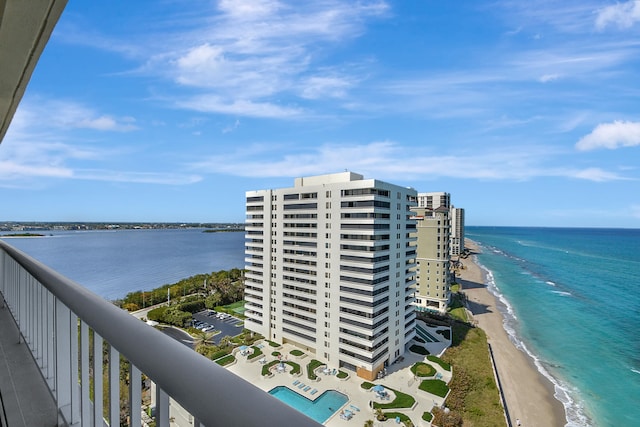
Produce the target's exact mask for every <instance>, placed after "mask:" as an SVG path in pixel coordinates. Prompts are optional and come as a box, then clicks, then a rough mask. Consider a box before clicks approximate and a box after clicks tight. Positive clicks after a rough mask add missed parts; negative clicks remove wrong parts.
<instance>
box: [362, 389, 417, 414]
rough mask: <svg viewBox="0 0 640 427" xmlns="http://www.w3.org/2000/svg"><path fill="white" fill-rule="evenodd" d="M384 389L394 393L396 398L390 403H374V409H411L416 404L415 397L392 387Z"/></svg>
mask: <svg viewBox="0 0 640 427" xmlns="http://www.w3.org/2000/svg"><path fill="white" fill-rule="evenodd" d="M384 387H385V388H386V389H388V390H391V391H393V392H394V393H395V394H396V398H395V399H393V401H392V402H389V403H378V402H373V408H374V409H377V408H380V409H394V408H411V407H412V406H413V404H414V403H416V399H415V398H414V397H413V396H411V395H409V394H406V393H403V392H401V391H398V390H394V389H392V388H391V387H387V386H384Z"/></svg>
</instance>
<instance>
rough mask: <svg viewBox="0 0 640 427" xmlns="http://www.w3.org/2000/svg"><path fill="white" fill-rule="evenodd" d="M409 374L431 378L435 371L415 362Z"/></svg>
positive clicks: (426, 364)
mask: <svg viewBox="0 0 640 427" xmlns="http://www.w3.org/2000/svg"><path fill="white" fill-rule="evenodd" d="M411 372H413V375H415V376H417V377H432V376H434V375H435V374H436V369H435V368H434V367H433V366H431V365H429V364H428V363H424V362H417V363H415V364H414V365H413V366H412V367H411Z"/></svg>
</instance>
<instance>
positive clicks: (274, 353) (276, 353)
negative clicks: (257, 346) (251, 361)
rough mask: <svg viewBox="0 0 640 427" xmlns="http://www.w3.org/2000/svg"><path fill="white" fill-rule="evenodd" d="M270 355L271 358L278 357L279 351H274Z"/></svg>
mask: <svg viewBox="0 0 640 427" xmlns="http://www.w3.org/2000/svg"><path fill="white" fill-rule="evenodd" d="M271 355H272V356H273V357H278V356H280V352H279V351H274V352H272V353H271Z"/></svg>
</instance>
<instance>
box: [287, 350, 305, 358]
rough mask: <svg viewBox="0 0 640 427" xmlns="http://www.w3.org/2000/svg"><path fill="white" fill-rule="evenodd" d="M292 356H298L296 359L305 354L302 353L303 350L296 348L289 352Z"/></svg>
mask: <svg viewBox="0 0 640 427" xmlns="http://www.w3.org/2000/svg"><path fill="white" fill-rule="evenodd" d="M289 353H290V354H291V355H292V356H296V357H300V356H302V355H303V354H304V352H302V351H301V350H298V349H297V348H294V349H293V350H291V351H290V352H289Z"/></svg>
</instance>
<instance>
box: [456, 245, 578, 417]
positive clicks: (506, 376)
mask: <svg viewBox="0 0 640 427" xmlns="http://www.w3.org/2000/svg"><path fill="white" fill-rule="evenodd" d="M465 247H467V248H468V249H469V250H470V251H471V252H472V253H478V251H479V249H478V246H477V244H475V242H473V241H470V240H468V239H467V240H465ZM462 262H463V264H464V267H465V268H464V269H463V270H462V271H461V272H460V273H459V276H460V280H459V282H460V283H461V285H462V290H463V292H464V293H465V294H466V295H467V299H468V306H469V309H470V310H471V312H472V313H473V318H474V320H475V321H476V322H477V325H478V326H479V327H480V328H482V329H483V330H484V331H485V332H486V334H487V339H488V341H489V344H490V345H491V348H492V349H493V354H494V359H495V363H496V366H497V371H498V376H499V380H500V383H501V385H502V390H503V392H504V398H505V400H506V406H507V408H506V409H507V412H508V414H509V418H510V419H511V423H512V425H513V426H516V425H517V423H516V420H520V423H521V425H522V426H523V427H525V426H526V427H533V426H564V425H565V424H566V423H567V421H566V415H565V411H564V407H563V406H562V404H561V403H560V402H559V401H558V400H556V399H555V398H554V397H553V394H554V389H553V384H552V383H551V382H550V381H549V380H548V379H547V378H545V377H544V376H543V375H542V374H540V373H539V372H538V370H537V368H536V366H535V365H534V363H533V360H532V359H531V358H530V357H529V356H528V355H527V354H525V353H524V352H522V351H520V350H518V349H517V348H516V347H515V346H514V345H513V343H512V342H511V341H510V340H509V337H508V335H507V333H506V331H505V330H504V328H503V326H502V321H503V319H502V315H501V314H500V312H499V311H498V309H497V306H496V304H497V301H496V298H495V297H494V296H493V294H491V293H490V292H489V291H488V290H487V288H486V286H485V285H484V280H483V273H482V270H481V269H480V267H478V266H477V265H476V264H475V263H474V262H473V261H472V259H471V258H467V259H464V260H462Z"/></svg>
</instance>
